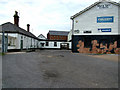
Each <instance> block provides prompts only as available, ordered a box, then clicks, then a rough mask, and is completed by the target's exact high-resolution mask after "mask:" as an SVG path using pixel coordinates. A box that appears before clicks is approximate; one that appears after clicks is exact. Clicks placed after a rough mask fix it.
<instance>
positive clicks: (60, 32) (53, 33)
mask: <svg viewBox="0 0 120 90" xmlns="http://www.w3.org/2000/svg"><path fill="white" fill-rule="evenodd" d="M48 33H49V34H50V35H62V36H68V33H69V32H68V31H51V30H50V31H49V32H48Z"/></svg>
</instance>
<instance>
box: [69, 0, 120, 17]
mask: <svg viewBox="0 0 120 90" xmlns="http://www.w3.org/2000/svg"><path fill="white" fill-rule="evenodd" d="M102 2H108V3H111V4H114V5H116V6H119V7H120V3H117V2H114V1H105V0H103V1H97V2H95V3H94V4H92V5H90V6H89V7H87V8H85V9H84V10H82V11H80V12H78V13H76V14H75V15H73V16H71V17H70V19H74V18H75V17H77V16H79V15H81V14H82V13H84V12H86V11H88V10H89V9H91V8H92V7H94V6H96V5H97V4H99V3H102Z"/></svg>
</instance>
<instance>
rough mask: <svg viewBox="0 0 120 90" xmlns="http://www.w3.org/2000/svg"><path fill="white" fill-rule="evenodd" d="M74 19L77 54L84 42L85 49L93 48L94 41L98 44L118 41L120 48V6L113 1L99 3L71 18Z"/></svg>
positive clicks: (74, 45) (74, 42)
mask: <svg viewBox="0 0 120 90" xmlns="http://www.w3.org/2000/svg"><path fill="white" fill-rule="evenodd" d="M71 19H72V35H73V37H72V51H73V52H77V50H78V47H77V45H78V42H79V41H80V40H82V41H83V42H84V47H86V48H91V42H92V40H97V41H98V43H99V44H100V43H107V45H108V47H109V44H110V43H114V42H115V41H117V43H118V44H117V46H118V47H120V37H119V34H120V4H119V3H116V2H112V1H106V0H102V1H98V2H95V3H94V4H92V5H91V6H89V7H87V8H85V9H84V10H82V11H80V12H79V13H77V14H75V15H73V16H71Z"/></svg>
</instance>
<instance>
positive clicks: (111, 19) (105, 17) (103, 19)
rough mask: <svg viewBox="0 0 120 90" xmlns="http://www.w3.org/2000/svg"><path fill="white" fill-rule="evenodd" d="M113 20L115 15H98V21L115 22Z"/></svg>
mask: <svg viewBox="0 0 120 90" xmlns="http://www.w3.org/2000/svg"><path fill="white" fill-rule="evenodd" d="M113 22H114V16H102V17H97V23H113Z"/></svg>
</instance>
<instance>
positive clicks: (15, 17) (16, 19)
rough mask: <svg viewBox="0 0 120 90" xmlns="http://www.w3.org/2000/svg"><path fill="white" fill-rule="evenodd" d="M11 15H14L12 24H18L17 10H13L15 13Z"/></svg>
mask: <svg viewBox="0 0 120 90" xmlns="http://www.w3.org/2000/svg"><path fill="white" fill-rule="evenodd" d="M13 17H14V24H15V25H17V26H19V16H18V12H17V11H15V15H14V16H13Z"/></svg>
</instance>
